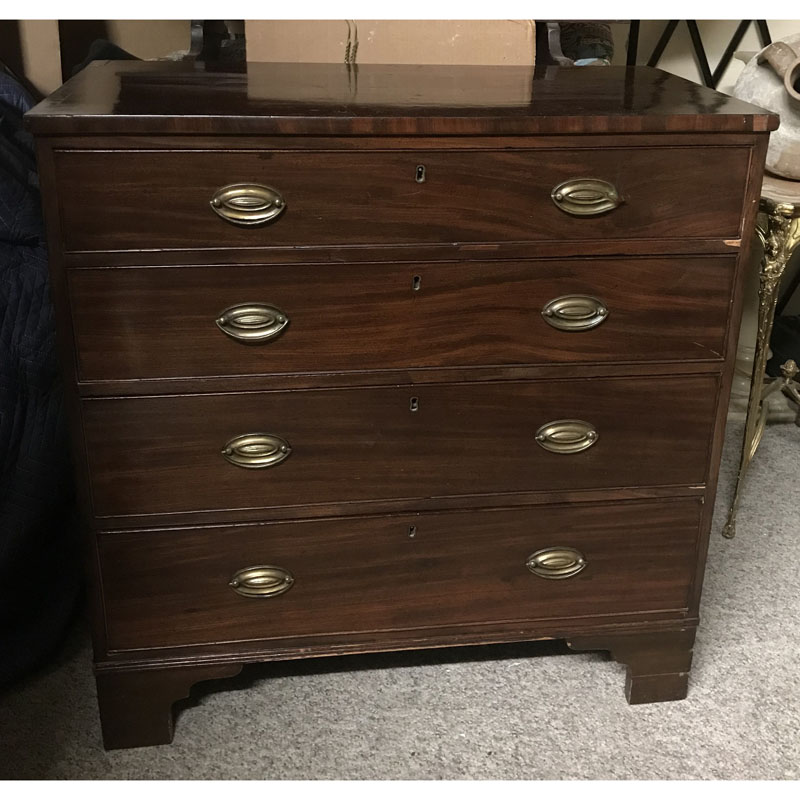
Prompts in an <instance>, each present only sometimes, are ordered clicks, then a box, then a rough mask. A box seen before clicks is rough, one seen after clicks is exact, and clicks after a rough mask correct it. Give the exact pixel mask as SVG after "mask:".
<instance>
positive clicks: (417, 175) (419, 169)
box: [414, 164, 425, 183]
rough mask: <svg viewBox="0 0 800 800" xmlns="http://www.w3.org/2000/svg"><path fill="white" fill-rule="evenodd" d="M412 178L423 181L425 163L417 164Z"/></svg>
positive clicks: (419, 181) (418, 181)
mask: <svg viewBox="0 0 800 800" xmlns="http://www.w3.org/2000/svg"><path fill="white" fill-rule="evenodd" d="M414 180H415V181H416V182H417V183H425V165H424V164H417V170H416V172H415V173H414Z"/></svg>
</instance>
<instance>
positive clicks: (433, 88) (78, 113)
mask: <svg viewBox="0 0 800 800" xmlns="http://www.w3.org/2000/svg"><path fill="white" fill-rule="evenodd" d="M27 119H28V125H29V128H30V129H31V130H32V131H34V132H35V133H38V134H75V133H79V134H80V133H92V134H102V133H139V134H162V133H186V134H209V133H210V134H256V135H259V134H281V133H291V134H295V133H301V134H322V135H324V134H364V135H382V134H400V135H415V134H418V135H424V134H488V135H493V134H506V135H507V134H526V133H536V134H553V133H661V132H669V133H680V132H703V131H728V132H737V131H739V132H741V131H766V130H774V129H775V128H776V127H777V125H778V117H777V116H775V115H772V114H770V113H769V112H767V111H765V110H763V109H760V108H757V107H756V106H752V105H750V104H748V103H744V102H742V101H740V100H736V99H734V98H732V97H729V96H727V95H724V94H721V93H719V92H716V91H713V90H711V89H708V88H705V87H703V86H700V85H698V84H695V83H692V82H690V81H687V80H684V79H683V78H679V77H676V76H674V75H670V74H669V73H667V72H663V71H662V70H658V69H653V68H650V67H566V68H565V67H545V68H539V69H536V70H534V69H533V68H532V67H519V66H489V67H487V66H440V65H436V66H431V65H386V64H367V65H363V66H348V65H346V64H266V63H249V64H246V65H240V66H236V67H230V66H225V67H215V66H212V65H206V64H197V63H191V62H171V61H155V62H154V61H104V62H95V63H93V64H91V65H90V66H89V67H87V68H86V69H84V70H83V71H82V72H80V73H79V74H78V75H76V76H75V77H74V78H72V79H70V80H69V81H67V82H66V83H65V84H64V85H63V86H62V87H61V88H60V89H58V90H57V91H56V92H55V93H53V94H52V95H51V96H50V97H48V98H47V99H46V100H44V101H43V102H41V103H40V104H39V105H37V106H36V108H34V109H33V110H32V111H30V112H29V113H28V115H27Z"/></svg>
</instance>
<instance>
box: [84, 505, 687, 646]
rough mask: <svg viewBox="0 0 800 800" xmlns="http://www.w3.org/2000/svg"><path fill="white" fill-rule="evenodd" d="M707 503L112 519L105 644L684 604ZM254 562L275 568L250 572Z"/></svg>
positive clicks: (106, 548)
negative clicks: (199, 522)
mask: <svg viewBox="0 0 800 800" xmlns="http://www.w3.org/2000/svg"><path fill="white" fill-rule="evenodd" d="M700 510H701V505H700V502H699V500H681V501H659V502H651V503H625V504H617V505H613V504H607V505H589V504H578V505H573V506H571V507H560V508H555V507H546V506H545V507H537V508H533V509H532V508H520V509H515V510H496V511H480V512H475V511H469V512H464V513H458V512H448V513H440V514H421V515H398V516H391V517H373V518H363V517H361V518H353V519H340V520H319V521H305V522H291V523H278V524H270V525H260V526H243V527H237V528H206V529H201V530H198V529H195V530H176V531H161V532H146V533H119V534H109V535H104V536H100V537H99V551H100V563H101V572H102V576H103V585H104V592H105V609H106V615H107V630H108V645H109V648H110V649H111V650H125V649H136V648H148V647H172V646H182V645H193V644H204V643H216V642H221V641H225V642H231V641H236V640H259V639H286V638H295V639H300V638H302V637H320V636H324V637H330V640H332V641H334V642H335V641H342V640H346V638H347V633H348V632H354V633H355V632H367V631H386V630H396V631H398V632H401V631H403V630H408V629H417V630H419V629H424V628H435V627H436V626H460V625H468V624H485V623H491V622H495V623H498V622H509V621H510V622H513V621H519V622H520V623H522V622H528V621H535V620H547V619H553V618H572V617H592V618H594V619H598V618H600V619H599V621H600V622H604V621H605V620H604V619H603V617H604V616H606V615H615V614H630V613H647V612H657V611H676V612H680V611H681V610H683V609H685V608H686V606H687V603H688V595H689V591H690V587H691V582H692V577H693V574H694V567H695V559H696V546H697V537H698V529H699V522H700ZM542 551H544V552H542ZM535 554H538V555H537V556H536V558H535V559H533V560H531V556H533V555H535ZM529 562H530V565H531V566H530V567H529V566H528V563H529ZM252 567H270V568H272V569H271V570H265V571H263V572H262V573H257V572H255V571H253V572H249V573H248V572H243V570H246V569H249V568H252ZM532 570H536V571H535V572H534V571H532ZM559 574H561V577H558V578H555V577H554V576H556V575H559ZM287 575H288V576H290V577H289V578H288V579H287V578H286V576H287ZM234 579H235V580H237V581H238V587H237V588H238V590H239V591H237V590H236V589H234V588H233V587H232V586H231V585H230V583H231V581H232V580H234ZM259 580H260V583H259ZM273 581H274V582H273ZM290 581H291V582H290ZM287 587H288V589H287ZM253 589H255V590H256V591H258V590H259V589H261V590H262V591H265V592H272V593H267V594H261V595H259V594H255V595H249V594H248V592H250V591H252V590H253ZM281 590H284V591H281ZM240 592H242V593H240ZM319 643H320V642H319V641H317V642H316V644H319Z"/></svg>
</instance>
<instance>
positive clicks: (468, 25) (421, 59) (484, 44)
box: [245, 20, 536, 66]
mask: <svg viewBox="0 0 800 800" xmlns="http://www.w3.org/2000/svg"><path fill="white" fill-rule="evenodd" d="M245 35H246V38H247V60H248V61H268V62H281V61H285V62H322V63H339V64H342V63H345V62H346V61H351V62H352V61H353V60H355V63H358V64H517V65H519V64H521V65H529V66H533V64H534V59H535V55H536V32H535V28H534V22H533V20H247V21H246V23H245ZM353 55H355V58H353Z"/></svg>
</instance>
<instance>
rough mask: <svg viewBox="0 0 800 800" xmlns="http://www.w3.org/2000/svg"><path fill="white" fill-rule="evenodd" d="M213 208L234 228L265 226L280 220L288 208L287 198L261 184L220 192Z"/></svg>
mask: <svg viewBox="0 0 800 800" xmlns="http://www.w3.org/2000/svg"><path fill="white" fill-rule="evenodd" d="M211 208H213V209H214V213H215V214H218V215H219V216H220V217H222V219H224V220H227V221H228V222H231V223H233V224H234V225H243V226H245V227H248V226H250V225H263V224H264V223H265V222H269V221H270V220H272V219H275V218H276V217H278V216H280V215H281V214H282V213H283V211H284V210H285V208H286V201H285V200H284V199H283V195H281V193H280V192H279V191H278V190H277V189H273V188H272V187H271V186H263V185H262V184H260V183H232V184H230V185H228V186H223V187H222V188H220V189H217V191H216V192H214V194H213V196H212V197H211Z"/></svg>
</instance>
